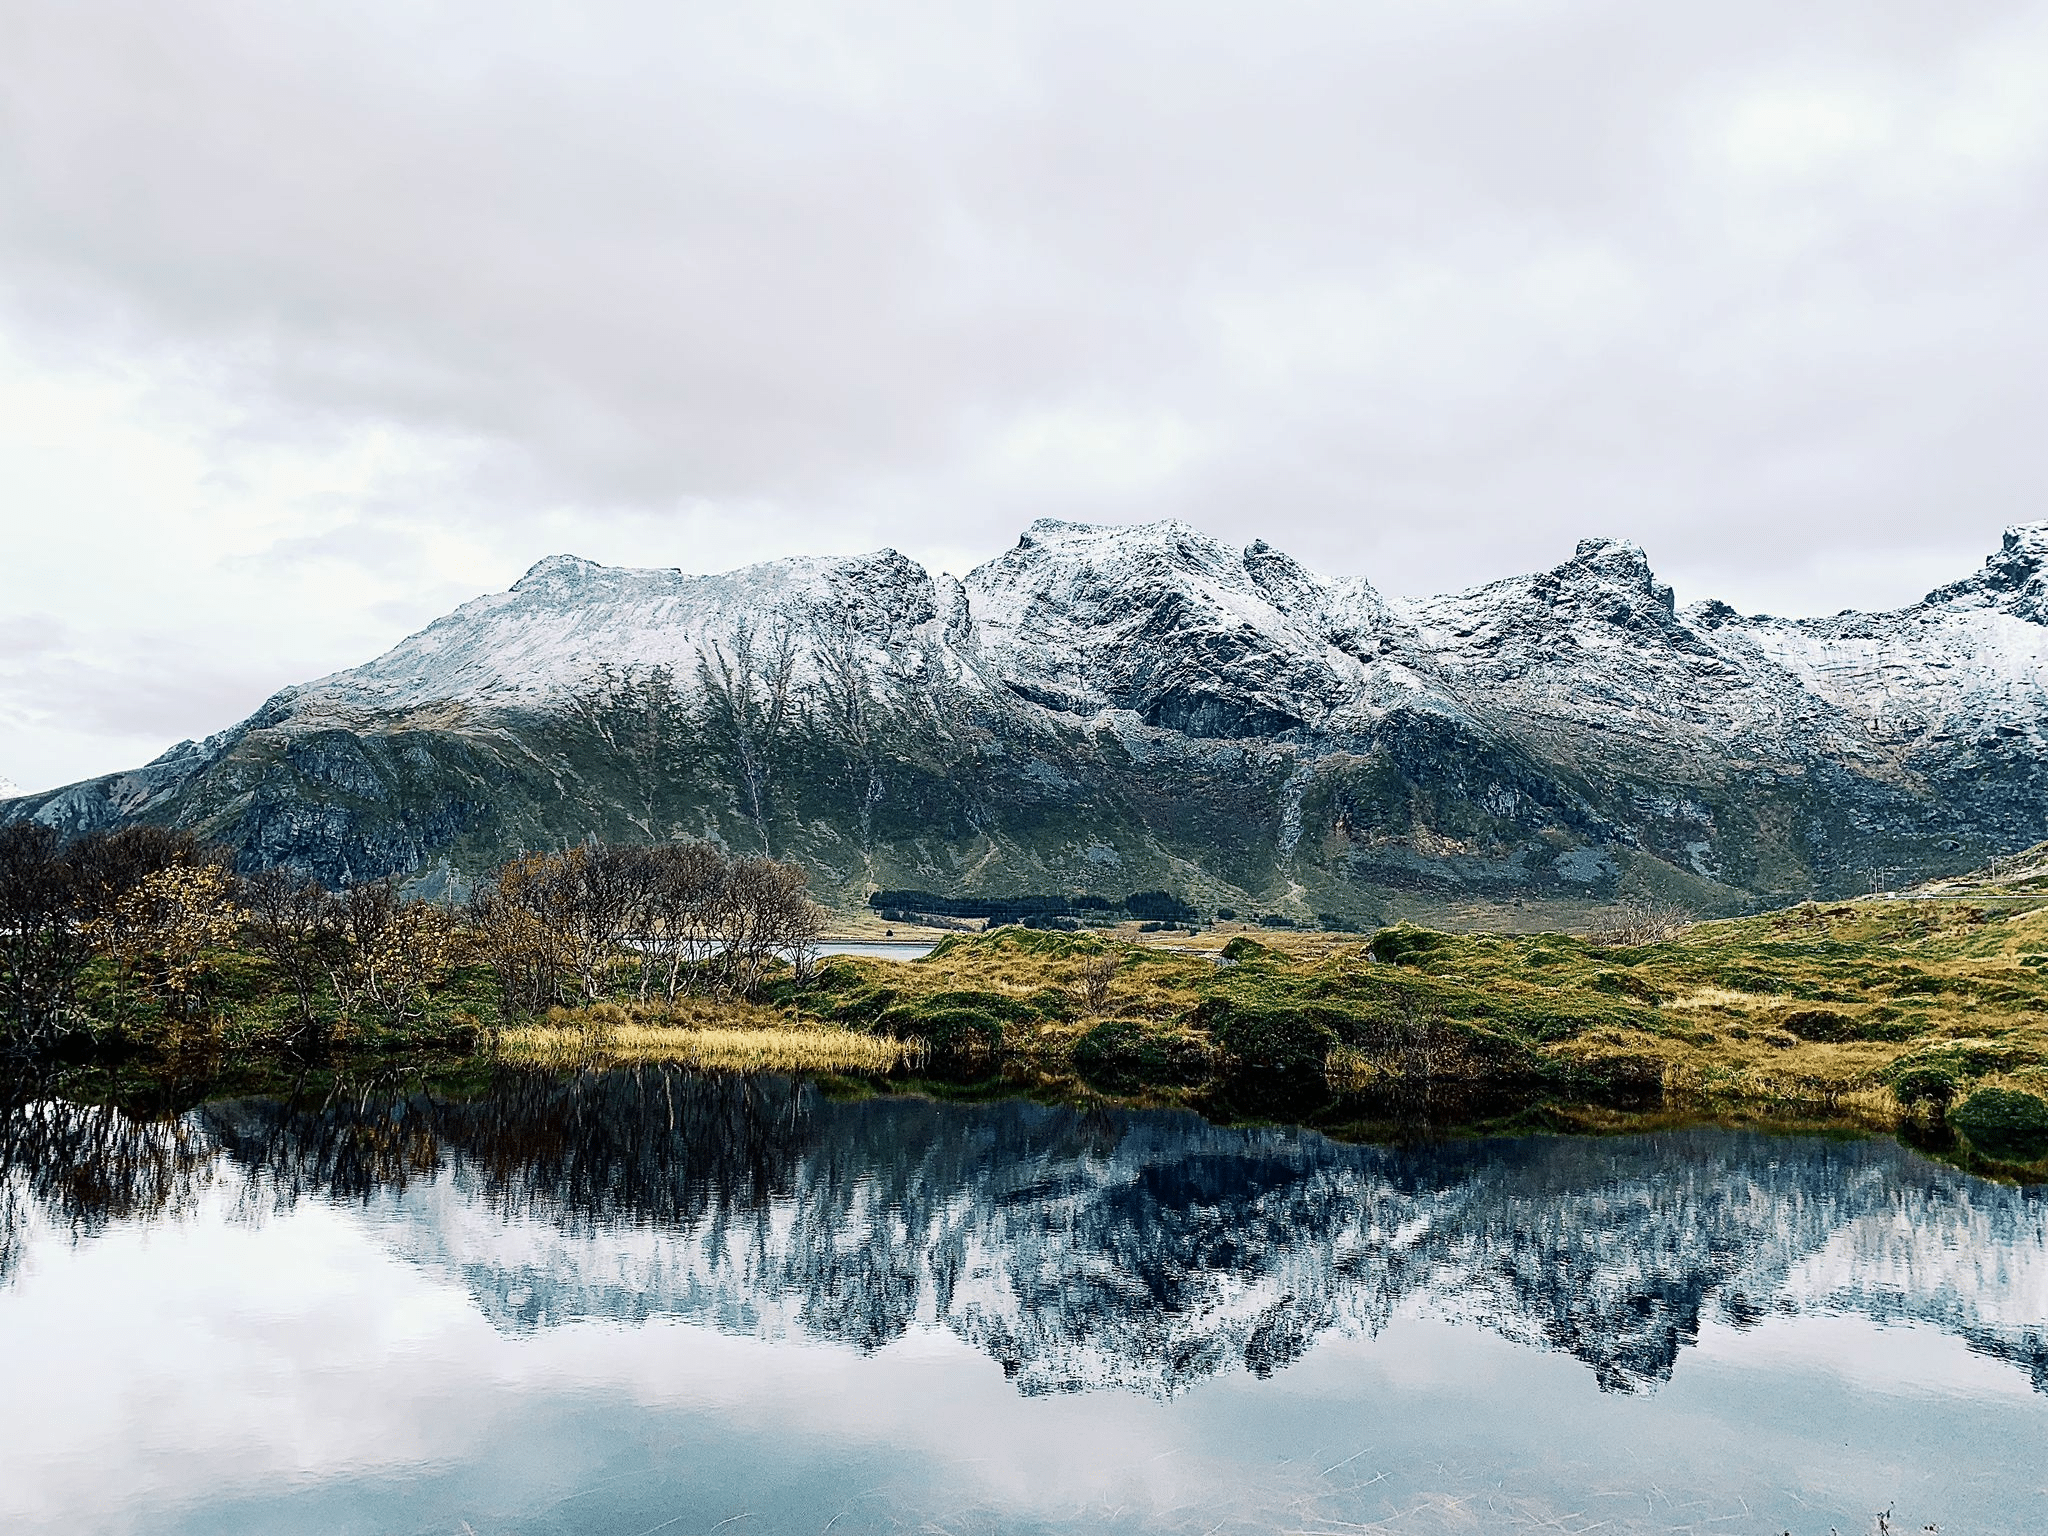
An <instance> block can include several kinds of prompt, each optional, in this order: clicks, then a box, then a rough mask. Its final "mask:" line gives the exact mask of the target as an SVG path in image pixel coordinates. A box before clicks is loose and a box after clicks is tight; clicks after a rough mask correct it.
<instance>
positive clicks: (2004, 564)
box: [1926, 522, 2048, 624]
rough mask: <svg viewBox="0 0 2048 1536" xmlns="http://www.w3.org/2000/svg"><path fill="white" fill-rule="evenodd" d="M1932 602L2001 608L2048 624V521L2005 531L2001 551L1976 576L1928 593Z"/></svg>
mask: <svg viewBox="0 0 2048 1536" xmlns="http://www.w3.org/2000/svg"><path fill="white" fill-rule="evenodd" d="M1926 601H1927V603H1928V604H1929V605H1936V604H1951V605H1955V606H1962V607H1980V608H2001V609H2003V610H2004V611H2005V612H2007V613H2010V614H2012V615H2013V616H2014V617H2016V618H2021V619H2026V620H2028V621H2029V622H2031V623H2035V624H2048V522H2043V523H2018V524H2015V525H2014V526H2013V527H2010V528H2008V529H2006V530H2005V538H2004V539H2003V540H2002V541H2001V543H2000V546H1999V549H1998V552H1997V553H1996V554H1993V555H1990V556H1987V557H1986V558H1985V561H1984V568H1983V569H1982V570H1981V571H1979V572H1977V574H1976V575H1974V576H1970V577H1967V578H1965V579H1964V580H1962V581H1958V582H1955V583H1952V584H1951V585H1949V586H1946V587H1939V588H1937V589H1936V590H1934V591H1932V592H1930V593H1928V594H1927V599H1926Z"/></svg>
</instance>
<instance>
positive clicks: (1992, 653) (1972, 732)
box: [1702, 523, 2048, 746]
mask: <svg viewBox="0 0 2048 1536" xmlns="http://www.w3.org/2000/svg"><path fill="white" fill-rule="evenodd" d="M1702 621H1703V622H1704V623H1706V624H1709V625H1711V627H1712V630H1713V633H1714V636H1715V639H1716V643H1717V645H1718V646H1719V647H1720V648H1721V650H1722V652H1723V654H1725V655H1727V656H1728V657H1729V658H1730V660H1731V661H1733V662H1734V663H1735V664H1736V665H1738V666H1740V665H1745V664H1748V665H1752V666H1754V665H1755V663H1756V662H1758V661H1765V662H1768V663H1771V664H1774V665H1776V666H1778V667H1781V668H1783V669H1784V670H1785V672H1786V673H1788V674H1789V675H1790V676H1792V677H1794V678H1796V679H1797V680H1798V682H1799V684H1800V686H1801V687H1802V688H1804V689H1805V690H1806V691H1807V692H1808V693H1809V694H1810V695H1811V696H1812V697H1814V698H1817V699H1820V700H1824V701H1825V702H1826V703H1828V704H1829V705H1832V706H1833V707H1834V708H1836V709H1838V710H1840V711H1841V712H1842V714H1843V715H1844V716H1845V717H1847V718H1848V719H1849V720H1851V721H1853V722H1854V723H1855V724H1856V725H1857V726H1858V727H1860V728H1861V729H1862V731H1863V732H1864V733H1866V734H1867V736H1868V737H1869V738H1870V739H1872V740H1874V741H1878V742H1886V743H1899V742H1919V741H1923V740H1924V741H1945V740H1950V739H1957V738H1962V739H1972V738H1985V737H2024V738H2026V739H2027V740H2028V741H2029V742H2031V743H2033V744H2034V745H2036V746H2048V740H2044V732H2048V523H2034V524H2029V525H2026V526H2023V527H2018V528H2010V529H2008V530H2006V534H2005V539H2004V544H2003V547H2002V548H2001V549H2000V550H1999V552H1998V553H1997V554H1995V555H1992V556H1991V557H1990V558H1989V559H1987V560H1986V561H1985V562H1984V569H1983V570H1982V571H1980V572H1979V573H1978V574H1977V575H1975V576H1972V577H1970V578H1969V579H1967V580H1965V581H1959V582H1957V583H1955V584H1954V585H1952V586H1947V587H1943V588H1941V589H1939V590H1938V591H1935V592H1931V593H1929V594H1928V595H1927V596H1926V597H1925V598H1924V599H1923V600H1921V601H1920V602H1918V603H1915V604H1914V605H1913V606H1912V607H1910V608H1905V609H1901V610H1899V611H1897V612H1894V613H1879V614H1862V613H1840V614H1836V615H1834V616H1833V617H1831V618H1824V619H1792V620H1788V619H1773V618H1753V619H1745V618H1739V617H1737V616H1735V615H1734V614H1732V613H1730V612H1729V611H1728V610H1726V609H1725V608H1717V609H1715V611H1714V612H1712V613H1705V612H1703V613H1702Z"/></svg>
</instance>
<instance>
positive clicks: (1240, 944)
mask: <svg viewBox="0 0 2048 1536" xmlns="http://www.w3.org/2000/svg"><path fill="white" fill-rule="evenodd" d="M1223 958H1224V959H1226V960H1231V961H1235V962H1237V963H1238V964H1243V963H1244V962H1245V961H1247V960H1270V959H1272V958H1273V951H1272V950H1270V949H1268V948H1266V946H1265V945H1263V944H1261V943H1259V942H1258V941H1257V940H1256V939H1248V938H1246V937H1245V936H1244V935H1243V934H1241V933H1240V934H1239V935H1238V936H1237V937H1236V938H1234V939H1232V940H1231V941H1230V942H1229V943H1228V944H1226V945H1224V946H1223Z"/></svg>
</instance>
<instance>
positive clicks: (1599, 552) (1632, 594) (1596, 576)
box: [1551, 539, 1674, 623]
mask: <svg viewBox="0 0 2048 1536" xmlns="http://www.w3.org/2000/svg"><path fill="white" fill-rule="evenodd" d="M1551 574H1552V575H1554V576H1556V577H1557V578H1558V584H1559V587H1560V589H1577V590H1583V589H1585V588H1588V587H1599V588H1604V589H1607V590H1608V591H1610V592H1611V593H1613V594H1614V595H1616V596H1619V597H1621V598H1622V599H1623V605H1622V606H1621V607H1616V605H1614V604H1611V603H1610V604H1605V605H1601V607H1600V609H1599V611H1600V615H1601V616H1602V617H1604V618H1607V619H1608V620H1609V622H1612V623H1625V622H1627V621H1628V619H1629V618H1631V617H1633V616H1634V610H1635V608H1636V606H1637V604H1638V603H1639V602H1641V601H1643V600H1647V601H1648V602H1649V603H1651V604H1653V605H1655V606H1656V607H1658V608H1661V609H1663V611H1664V612H1665V613H1666V614H1667V615H1668V614H1670V613H1671V612H1673V610H1674V601H1673V598H1672V594H1671V589H1670V588H1669V587H1667V586H1665V585H1664V584H1663V583H1662V582H1660V581H1658V580H1657V578H1656V575H1655V573H1653V572H1652V571H1651V569H1650V560H1649V557H1648V556H1647V555H1645V554H1644V553H1643V551H1642V550H1641V548H1640V547H1638V546H1637V545H1634V544H1630V543H1627V542H1625V541H1623V540H1619V539H1581V540H1579V547H1578V549H1577V551H1576V552H1575V553H1574V554H1573V555H1572V558H1571V559H1570V560H1568V561H1566V562H1565V563H1564V564H1563V565H1560V566H1558V567H1557V568H1556V570H1555V571H1553V572H1552V573H1551Z"/></svg>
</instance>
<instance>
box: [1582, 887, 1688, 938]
mask: <svg viewBox="0 0 2048 1536" xmlns="http://www.w3.org/2000/svg"><path fill="white" fill-rule="evenodd" d="M1692 921H1693V914H1692V913H1691V912H1689V911H1688V910H1687V909H1686V908H1684V907H1683V906H1681V905H1679V904H1678V903H1677V902H1675V901H1672V900H1670V899H1668V898H1667V897H1663V896H1659V895H1657V894H1655V893H1654V892H1652V891H1651V890H1649V889H1648V888H1647V887H1645V886H1632V887H1630V888H1629V889H1627V890H1625V891H1623V892H1622V893H1621V895H1620V896H1619V897H1618V898H1616V900H1615V903H1614V905H1613V906H1611V907H1609V908H1608V909H1607V910H1606V911H1604V912H1601V913H1599V914H1597V915H1596V916H1595V917H1594V918H1593V920H1592V921H1591V922H1590V923H1589V924H1587V927H1586V937H1587V939H1588V940H1589V941H1591V942H1592V943H1593V944H1594V945H1596V946H1598V947H1599V948H1601V949H1627V948H1630V947H1631V946H1633V945H1637V944H1656V943H1659V942H1661V941H1663V940H1665V939H1669V938H1673V937H1675V936H1676V935H1677V934H1678V933H1679V932H1680V931H1681V930H1683V929H1684V928H1685V927H1686V926H1687V925H1688V924H1690V923H1691V922H1692Z"/></svg>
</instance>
